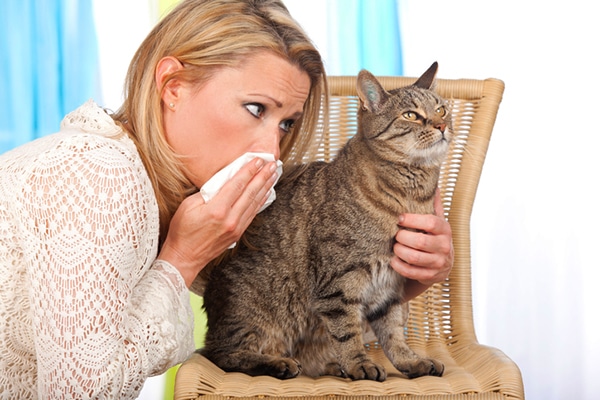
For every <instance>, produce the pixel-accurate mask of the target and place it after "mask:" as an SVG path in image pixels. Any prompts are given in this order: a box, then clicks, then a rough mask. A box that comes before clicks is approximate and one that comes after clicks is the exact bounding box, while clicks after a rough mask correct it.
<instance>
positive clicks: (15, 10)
mask: <svg viewBox="0 0 600 400" xmlns="http://www.w3.org/2000/svg"><path fill="white" fill-rule="evenodd" d="M0 82H2V86H1V87H0V153H4V152H5V151H7V150H9V149H11V148H13V147H16V146H18V145H20V144H23V143H26V142H28V141H30V140H33V139H35V138H38V137H41V136H43V135H46V134H48V133H52V132H56V131H58V129H59V127H60V121H61V120H62V118H63V116H64V115H65V114H67V113H68V112H70V111H72V110H73V109H75V108H77V107H78V106H79V105H80V104H81V103H83V102H84V101H86V100H87V99H89V98H95V99H96V100H97V101H101V99H99V94H100V84H99V68H98V49H97V40H96V33H95V26H94V19H93V9H92V0H3V1H2V2H0Z"/></svg>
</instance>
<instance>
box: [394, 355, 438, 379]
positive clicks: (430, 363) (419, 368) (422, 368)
mask: <svg viewBox="0 0 600 400" xmlns="http://www.w3.org/2000/svg"><path fill="white" fill-rule="evenodd" d="M397 368H398V371H400V372H402V373H403V374H404V375H406V376H407V377H408V378H409V379H413V378H418V377H420V376H442V374H443V373H444V364H442V363H441V362H439V361H437V360H434V359H432V358H420V359H418V360H414V361H410V362H406V363H404V364H403V365H399V366H398V367H397Z"/></svg>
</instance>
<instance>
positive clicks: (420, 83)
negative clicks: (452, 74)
mask: <svg viewBox="0 0 600 400" xmlns="http://www.w3.org/2000/svg"><path fill="white" fill-rule="evenodd" d="M437 70H438V63H437V61H435V62H434V63H433V64H431V67H429V68H428V69H427V71H425V72H424V73H423V75H421V77H420V78H419V79H417V81H416V82H415V83H413V85H414V86H416V87H420V88H421V89H433V87H434V84H435V75H436V74H437Z"/></svg>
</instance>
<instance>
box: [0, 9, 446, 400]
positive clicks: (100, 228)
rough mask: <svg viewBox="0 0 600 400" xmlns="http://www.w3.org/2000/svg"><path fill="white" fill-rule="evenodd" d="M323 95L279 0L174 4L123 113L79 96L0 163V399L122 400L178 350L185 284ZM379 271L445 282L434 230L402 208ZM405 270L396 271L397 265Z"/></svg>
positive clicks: (305, 131) (313, 63)
mask: <svg viewBox="0 0 600 400" xmlns="http://www.w3.org/2000/svg"><path fill="white" fill-rule="evenodd" d="M325 88H326V80H325V73H324V69H323V64H322V62H321V58H320V56H319V54H318V52H317V51H316V50H315V48H314V46H313V45H312V44H311V43H310V41H309V40H308V39H307V38H306V36H305V35H304V33H303V32H302V30H301V29H300V28H299V27H298V25H297V24H296V22H295V21H294V20H293V19H292V18H291V17H290V16H289V14H288V12H287V10H286V9H285V7H284V6H283V5H282V3H281V2H280V1H279V0H264V1H252V0H189V1H183V2H182V3H181V4H180V5H179V6H178V7H177V8H176V9H175V10H173V12H172V13H170V14H169V15H168V16H166V17H165V18H164V19H163V20H162V21H161V22H160V23H159V24H158V25H157V26H156V27H155V29H154V30H153V31H152V32H151V33H150V34H149V35H148V37H147V38H146V40H145V41H144V42H143V43H142V45H141V46H140V48H139V50H138V51H137V53H136V54H135V56H134V58H133V60H132V63H131V66H130V69H129V72H128V75H127V87H126V95H125V101H124V104H123V106H122V108H121V109H120V110H119V111H118V112H117V113H116V114H115V115H113V116H109V115H108V114H106V113H105V112H104V110H102V109H101V108H99V107H98V106H96V105H95V104H94V103H93V102H88V103H86V104H84V105H83V106H82V107H80V108H79V109H77V110H75V111H74V112H72V113H71V114H69V115H68V116H67V117H65V119H64V121H63V123H62V126H61V131H60V132H59V133H57V134H55V135H50V136H48V137H45V138H42V139H39V140H37V141H34V142H32V143H29V144H26V145H24V146H22V147H20V148H17V149H15V150H13V151H10V152H8V153H6V154H4V155H2V156H0V284H1V285H2V290H1V291H0V293H1V294H0V388H1V389H2V393H1V395H0V397H2V398H38V397H44V398H65V397H66V398H119V399H125V398H136V397H137V395H138V393H139V391H140V390H141V388H142V385H143V383H144V381H145V379H146V378H147V377H148V376H151V375H155V374H159V373H162V372H163V371H165V370H166V369H167V368H169V367H170V366H172V365H175V364H177V363H179V362H181V361H183V360H185V359H186V358H187V357H188V356H189V355H190V354H191V353H192V352H193V350H194V344H193V339H192V318H193V316H192V312H191V310H190V307H189V297H188V296H189V292H188V287H189V286H190V285H191V284H192V282H193V281H194V279H195V278H196V276H197V275H198V273H199V272H200V271H201V270H202V269H203V268H204V267H205V266H206V264H207V263H209V262H210V261H211V260H212V259H214V258H215V257H217V256H218V255H220V254H221V253H223V252H224V251H225V250H226V249H227V248H228V247H229V246H230V245H231V244H232V243H234V242H236V241H237V240H239V238H240V236H241V234H242V233H243V231H244V230H245V229H246V228H247V226H248V225H249V224H250V222H251V220H252V219H253V218H254V216H255V215H256V213H257V212H258V210H259V209H260V207H261V206H262V205H263V204H264V203H265V200H266V198H267V195H268V192H269V190H270V189H271V187H272V186H273V184H274V182H275V179H276V177H277V174H276V170H275V163H274V162H266V161H264V160H262V159H260V158H256V159H254V160H253V161H252V162H250V163H248V164H246V165H244V166H243V167H242V169H241V170H240V171H239V172H238V173H237V174H235V175H234V176H233V178H232V179H231V180H230V181H229V182H228V183H226V184H225V185H224V186H223V188H222V189H221V190H220V191H219V192H218V193H217V194H216V196H215V197H214V198H213V199H212V200H210V201H209V202H205V201H204V199H203V197H202V196H201V194H200V193H198V189H197V188H199V187H201V186H203V185H204V183H206V181H207V180H208V179H209V178H210V177H211V176H212V175H214V174H215V173H216V172H217V171H219V170H220V169H221V168H223V167H225V166H226V165H228V164H229V163H230V162H232V161H233V160H234V159H236V158H237V157H239V156H240V155H242V154H244V153H246V152H262V153H270V154H273V156H274V158H275V159H279V158H281V159H282V160H283V161H284V162H285V163H286V164H288V165H289V164H291V163H296V162H298V160H300V159H301V156H302V154H303V153H304V152H305V150H306V149H307V146H308V145H309V144H310V142H311V140H312V136H311V135H312V132H315V131H316V126H317V118H318V109H319V106H320V104H321V99H322V98H323V96H324V93H325ZM402 225H404V226H407V227H411V228H416V229H421V230H424V231H426V232H428V233H429V234H416V233H414V232H413V233H406V232H405V231H401V232H399V234H398V237H397V239H398V243H397V244H396V246H395V252H396V254H397V255H398V258H397V259H395V260H394V263H393V267H394V268H395V269H396V270H398V271H399V272H401V273H403V274H405V275H406V276H407V277H409V278H411V279H414V280H413V281H411V286H410V287H411V288H412V289H411V290H410V294H411V295H412V296H414V295H416V294H418V293H419V292H420V291H422V290H423V289H424V288H426V287H427V286H428V285H429V284H431V283H433V282H437V281H440V280H442V279H444V278H445V277H446V276H447V274H448V272H449V269H450V267H451V264H452V245H451V238H450V228H449V225H448V224H447V223H446V222H445V221H444V219H443V218H441V217H435V216H420V215H405V216H403V222H402ZM402 260H405V261H402Z"/></svg>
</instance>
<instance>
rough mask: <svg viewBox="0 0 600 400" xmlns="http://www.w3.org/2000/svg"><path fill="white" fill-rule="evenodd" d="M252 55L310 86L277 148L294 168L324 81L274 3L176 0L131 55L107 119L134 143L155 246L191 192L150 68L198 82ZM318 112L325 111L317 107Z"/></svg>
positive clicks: (311, 130) (312, 52) (310, 48)
mask: <svg viewBox="0 0 600 400" xmlns="http://www.w3.org/2000/svg"><path fill="white" fill-rule="evenodd" d="M260 50H266V51H270V52H272V53H274V54H276V55H278V56H281V57H283V58H284V59H286V60H289V62H290V63H291V64H293V65H295V66H297V67H298V68H300V69H301V70H302V71H304V72H306V73H307V75H308V76H309V78H310V81H311V88H310V93H309V96H308V99H307V101H306V103H305V104H304V115H303V117H302V119H301V120H300V121H297V123H296V124H295V125H294V128H293V130H292V132H291V134H290V135H286V137H285V138H284V140H283V141H282V143H281V145H280V146H281V159H282V161H284V163H285V164H286V166H289V165H290V164H298V163H300V162H301V160H302V157H303V155H304V154H305V152H306V151H307V150H308V148H309V147H310V145H311V143H312V141H313V137H314V136H315V135H314V134H315V132H316V131H317V129H318V125H319V110H320V108H321V104H322V102H325V104H326V103H327V80H326V76H325V69H324V66H323V62H322V59H321V56H320V54H319V52H318V51H317V50H316V48H315V47H314V45H313V44H312V43H311V41H310V40H309V39H308V37H307V36H306V34H305V33H304V31H303V30H302V28H301V27H300V26H299V25H298V23H297V22H296V21H295V20H294V19H293V18H292V17H291V16H290V14H289V12H288V10H287V8H286V7H285V6H284V5H283V3H282V2H281V1H280V0H183V1H182V2H181V3H180V4H179V5H178V6H177V7H176V8H174V9H173V11H171V12H170V13H169V14H168V15H167V16H165V17H164V18H163V19H162V20H161V21H160V22H159V23H158V25H157V26H156V27H155V28H154V29H153V30H152V31H151V32H150V34H149V35H148V36H147V37H146V39H145V40H144V42H143V43H142V44H141V46H140V47H139V49H138V50H137V52H136V53H135V55H134V57H133V59H132V61H131V64H130V66H129V70H128V73H127V78H126V81H125V101H124V103H123V105H122V107H121V108H120V109H119V110H118V111H117V113H116V114H115V115H114V116H113V118H114V119H115V120H116V121H118V122H119V123H121V124H122V126H123V127H124V128H125V129H126V130H127V132H128V133H129V135H130V136H131V137H132V139H133V140H134V141H135V143H136V145H137V148H138V151H139V153H140V155H141V158H142V160H143V162H144V165H145V167H146V170H147V172H148V175H149V176H150V180H151V182H152V185H153V188H154V192H155V194H156V198H157V202H158V207H159V211H160V223H161V243H162V241H163V240H164V237H165V236H166V232H167V230H168V226H169V223H170V221H171V218H172V216H173V214H174V213H175V211H176V209H177V207H179V205H180V204H181V202H182V201H183V199H184V198H185V197H186V196H188V195H189V194H191V193H193V192H195V191H196V190H197V189H196V188H195V187H194V186H193V184H192V183H191V182H190V181H189V180H188V179H187V178H186V176H185V170H184V168H183V165H182V163H181V162H180V160H179V159H178V155H177V154H175V153H174V152H173V150H172V149H171V148H170V146H169V145H168V143H167V141H166V136H165V132H164V128H163V114H162V109H163V106H164V105H163V104H162V99H161V93H162V90H163V88H164V87H157V85H156V81H155V69H156V66H157V64H158V62H159V61H160V60H161V59H162V58H163V57H166V56H173V57H175V58H177V59H178V60H179V61H180V62H182V63H183V65H185V68H183V69H181V70H179V71H177V72H176V73H174V74H172V75H171V76H170V77H168V78H167V79H166V80H165V83H164V84H165V85H166V83H167V82H168V81H169V80H170V79H173V78H177V79H180V80H185V81H188V82H192V83H194V84H198V85H200V84H202V83H203V82H205V81H206V80H208V79H210V75H211V73H212V72H214V71H215V69H218V68H220V67H223V66H234V67H235V66H237V65H239V64H240V63H241V62H243V60H244V58H246V57H248V56H250V55H252V54H254V53H256V52H257V51H260ZM324 109H327V107H325V108H324Z"/></svg>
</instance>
